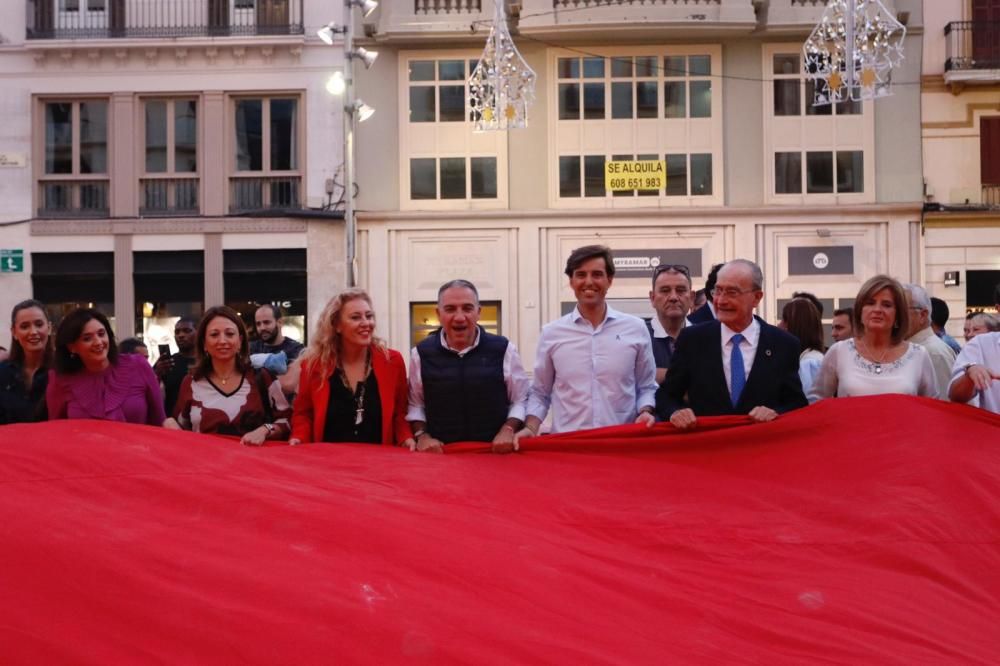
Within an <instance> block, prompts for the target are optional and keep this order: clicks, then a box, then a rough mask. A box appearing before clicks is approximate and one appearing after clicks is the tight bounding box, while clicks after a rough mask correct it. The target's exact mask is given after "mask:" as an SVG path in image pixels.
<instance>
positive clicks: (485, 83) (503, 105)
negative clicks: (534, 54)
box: [469, 0, 535, 131]
mask: <svg viewBox="0 0 1000 666" xmlns="http://www.w3.org/2000/svg"><path fill="white" fill-rule="evenodd" d="M506 4H507V3H506V0H496V2H495V5H496V13H495V14H494V17H493V27H492V28H490V36H489V39H487V40H486V48H485V49H484V50H483V55H482V57H481V58H480V59H479V64H478V65H476V68H475V69H474V70H473V71H472V76H470V77H469V114H470V117H471V120H472V125H473V129H475V130H476V131H483V130H505V129H515V128H519V127H527V126H528V106H529V105H530V104H531V102H532V101H534V99H535V72H534V70H532V69H531V67H528V63H526V62H525V61H524V58H522V57H521V54H520V53H518V51H517V47H516V46H514V40H513V39H511V37H510V31H509V30H508V29H507V19H506V16H505V10H504V6H505V5H506Z"/></svg>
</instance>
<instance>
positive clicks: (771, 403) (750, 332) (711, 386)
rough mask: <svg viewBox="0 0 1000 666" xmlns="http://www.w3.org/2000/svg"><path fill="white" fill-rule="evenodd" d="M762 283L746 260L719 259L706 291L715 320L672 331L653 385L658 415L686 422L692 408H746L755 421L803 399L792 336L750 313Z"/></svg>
mask: <svg viewBox="0 0 1000 666" xmlns="http://www.w3.org/2000/svg"><path fill="white" fill-rule="evenodd" d="M763 284H764V276H763V273H762V272H761V270H760V267H759V266H758V265H757V264H755V263H753V262H752V261H748V260H746V259H735V260H733V261H730V262H729V263H727V264H726V265H725V266H723V267H722V269H721V270H720V271H719V276H718V281H717V282H716V284H715V290H714V294H713V297H714V298H713V302H714V304H715V310H716V313H717V316H718V321H714V322H707V323H704V324H699V325H696V326H691V327H689V328H686V329H684V331H683V332H682V333H681V335H680V337H679V338H678V339H677V348H676V349H675V351H674V355H673V358H672V359H671V362H670V369H669V370H668V371H667V377H666V380H665V381H664V383H663V385H662V386H661V387H660V388H659V390H658V391H657V393H656V407H657V413H658V415H659V416H660V418H662V419H664V420H669V421H670V422H671V423H672V424H673V425H674V426H675V427H677V428H679V429H681V430H687V429H689V428H692V427H694V426H695V424H696V423H697V419H698V417H699V416H718V415H722V414H746V415H748V416H749V417H750V419H751V420H752V421H754V422H757V423H761V422H765V421H773V420H774V419H775V418H777V417H778V415H779V414H782V413H784V412H787V411H789V410H792V409H797V408H799V407H805V406H806V405H807V404H808V402H807V401H806V397H805V395H804V394H803V393H802V383H801V382H800V381H799V351H800V350H799V341H798V340H797V339H796V338H795V337H793V336H791V335H789V334H788V333H786V332H784V331H782V330H780V329H779V328H777V327H776V326H771V325H770V324H767V323H765V322H764V321H761V320H760V319H759V318H757V317H755V316H754V314H753V311H754V308H756V307H757V305H758V304H759V303H760V301H761V299H762V298H763V297H764V291H763Z"/></svg>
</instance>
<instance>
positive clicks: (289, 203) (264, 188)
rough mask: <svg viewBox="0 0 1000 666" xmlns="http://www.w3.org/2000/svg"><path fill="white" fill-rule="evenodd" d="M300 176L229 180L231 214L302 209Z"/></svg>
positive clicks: (246, 177)
mask: <svg viewBox="0 0 1000 666" xmlns="http://www.w3.org/2000/svg"><path fill="white" fill-rule="evenodd" d="M301 184H302V179H301V178H300V177H299V176H281V177H274V176H271V177H258V176H233V177H232V178H230V179H229V212H230V213H233V214H239V213H252V212H255V211H264V210H276V209H288V208H301V207H302V199H301V197H300V196H299V190H300V187H301Z"/></svg>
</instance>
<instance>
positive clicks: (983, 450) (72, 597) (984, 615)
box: [0, 396, 1000, 664]
mask: <svg viewBox="0 0 1000 666" xmlns="http://www.w3.org/2000/svg"><path fill="white" fill-rule="evenodd" d="M484 448H485V447H483V446H482V445H472V444H465V445H451V446H449V448H448V450H449V452H460V451H462V450H463V449H464V450H483V449H484ZM998 540H1000V418H998V417H996V416H994V415H991V414H988V413H985V412H982V411H977V410H974V409H971V408H968V407H965V406H961V405H951V404H946V403H942V402H935V401H931V400H925V399H919V398H906V397H897V396H887V397H878V398H855V399H850V398H848V399H839V400H827V401H824V402H821V403H819V404H818V405H815V406H813V407H810V408H808V409H803V410H800V411H798V412H794V413H791V414H788V415H786V416H783V417H781V418H780V419H778V420H777V421H776V422H773V423H769V424H761V425H747V424H746V420H745V419H744V418H738V417H725V418H718V419H703V420H702V421H701V425H700V426H699V428H698V430H697V431H695V432H691V433H678V432H676V431H674V430H673V429H672V427H671V426H669V425H667V424H660V425H657V426H656V427H655V428H653V429H652V430H645V429H643V428H641V427H635V426H624V427H621V428H606V429H602V430H599V431H590V432H581V433H575V434H564V435H558V436H551V437H541V438H537V439H534V440H532V441H530V442H526V443H525V445H524V447H523V450H522V452H521V453H519V454H514V455H507V456H494V455H444V456H441V455H429V454H413V453H410V452H408V451H404V450H402V449H398V448H395V447H379V446H365V445H322V444H317V445H304V446H298V447H288V446H271V447H265V448H262V449H258V448H249V447H244V446H240V445H239V444H238V443H237V442H235V441H232V440H227V439H221V438H213V437H211V436H204V435H194V434H190V433H183V432H171V431H166V430H162V429H158V428H150V427H145V426H130V425H123V424H114V423H102V422H95V421H59V422H52V423H46V424H39V425H21V426H5V427H3V428H0V599H2V603H0V661H2V662H3V663H4V664H24V663H95V664H116V663H146V662H166V663H172V664H185V663H189V664H195V663H197V664H218V663H268V664H274V663H287V664H293V663H296V664H305V663H310V664H313V663H314V664H320V663H322V664H329V663H350V664H356V663H361V664H395V663H404V664H405V663H415V664H443V663H476V664H491V663H494V664H512V663H517V664H534V663H558V664H576V663H620V664H664V663H669V664H706V663H713V664H714V663H726V664H732V663H736V664H739V663H767V664H802V663H851V664H859V663H872V664H892V663H898V664H917V663H920V664H942V663H960V664H976V663H979V664H990V663H996V662H997V660H998V659H1000V630H998V626H1000V544H998Z"/></svg>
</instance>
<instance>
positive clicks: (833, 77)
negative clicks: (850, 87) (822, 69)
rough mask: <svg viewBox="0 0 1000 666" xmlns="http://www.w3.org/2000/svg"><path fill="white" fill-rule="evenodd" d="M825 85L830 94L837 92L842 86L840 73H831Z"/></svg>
mask: <svg viewBox="0 0 1000 666" xmlns="http://www.w3.org/2000/svg"><path fill="white" fill-rule="evenodd" d="M826 85H827V87H828V88H829V89H830V91H831V92H833V91H834V90H839V89H840V87H841V86H843V85H844V78H843V77H842V76H841V75H840V72H833V73H831V74H830V77H829V78H828V79H827V80H826Z"/></svg>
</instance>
